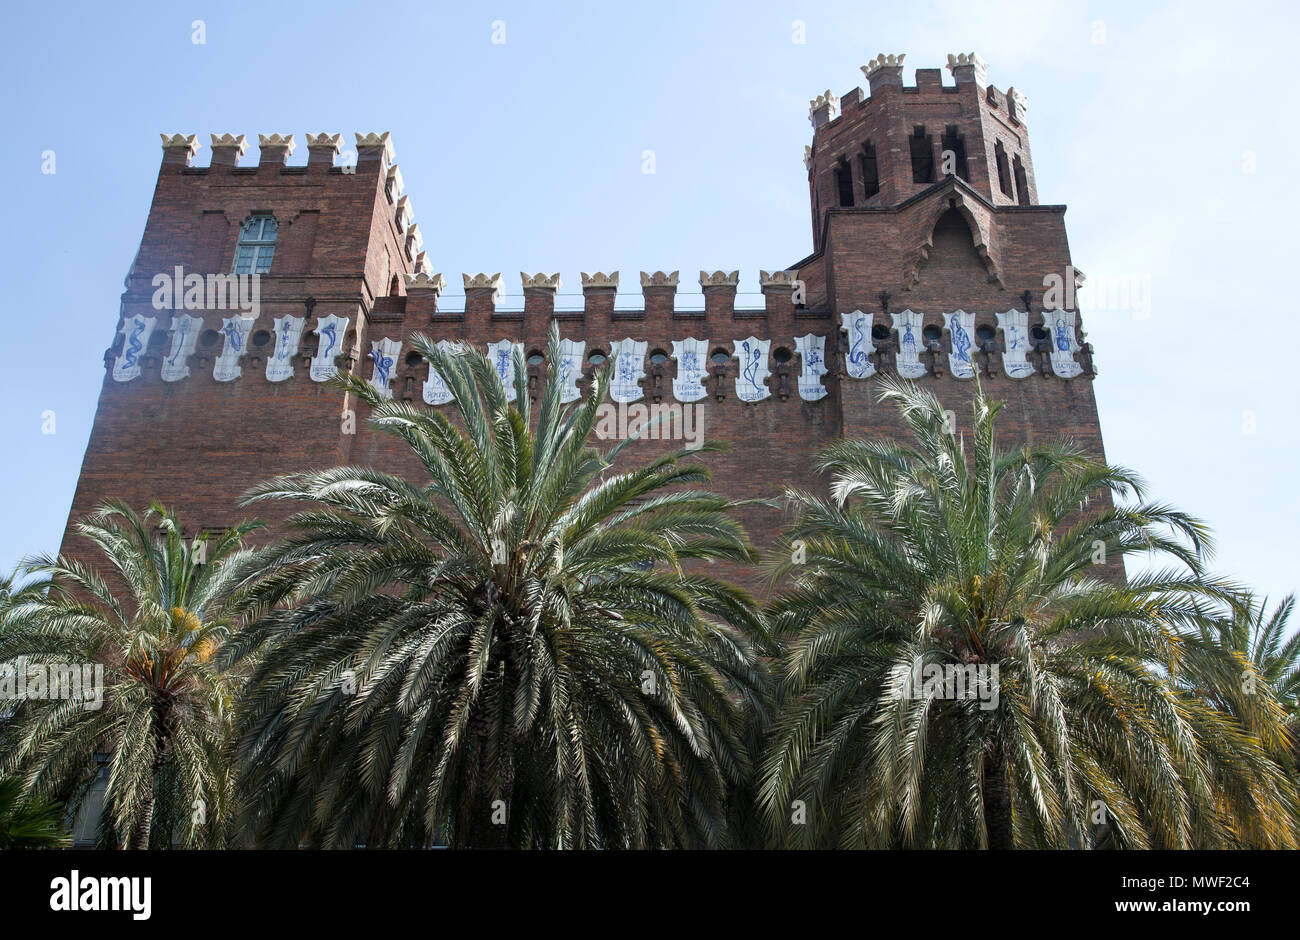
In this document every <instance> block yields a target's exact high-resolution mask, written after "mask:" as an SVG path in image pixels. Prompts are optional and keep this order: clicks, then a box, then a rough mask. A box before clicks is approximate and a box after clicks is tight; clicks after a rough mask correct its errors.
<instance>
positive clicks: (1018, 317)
mask: <svg viewBox="0 0 1300 940" xmlns="http://www.w3.org/2000/svg"><path fill="white" fill-rule="evenodd" d="M998 327H999V329H1001V330H1002V340H1003V349H1002V371H1003V372H1005V373H1006V374H1007V376H1008V377H1009V378H1013V379H1027V378H1029V377H1030V376H1031V375H1033V374H1034V367H1033V365H1031V364H1030V363H1029V362H1028V361H1027V360H1026V359H1025V355H1026V354H1027V353H1028V352H1029V350H1030V348H1031V346H1030V343H1029V314H1028V313H1026V312H1025V311H1024V310H1008V311H1006V312H1005V313H999V314H998Z"/></svg>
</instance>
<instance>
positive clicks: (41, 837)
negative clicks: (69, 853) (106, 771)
mask: <svg viewBox="0 0 1300 940" xmlns="http://www.w3.org/2000/svg"><path fill="white" fill-rule="evenodd" d="M70 841H71V838H70V837H69V835H68V830H67V826H65V825H64V819H63V807H62V806H60V805H59V804H58V803H54V802H47V801H43V800H33V799H30V798H27V797H24V796H23V784H22V781H21V780H19V779H17V778H16V777H0V849H57V848H62V847H63V846H66V845H67V844H68V843H69V842H70Z"/></svg>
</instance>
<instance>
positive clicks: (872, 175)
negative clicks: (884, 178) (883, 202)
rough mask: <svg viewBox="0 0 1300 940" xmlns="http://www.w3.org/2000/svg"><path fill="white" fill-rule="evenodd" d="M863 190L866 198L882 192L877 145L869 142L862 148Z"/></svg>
mask: <svg viewBox="0 0 1300 940" xmlns="http://www.w3.org/2000/svg"><path fill="white" fill-rule="evenodd" d="M861 162H862V188H863V191H864V192H865V193H866V197H867V198H868V199H870V198H871V197H872V196H874V195H876V194H877V193H878V192H880V169H879V167H877V165H876V145H875V144H873V143H872V142H871V141H867V142H866V144H865V145H864V146H863V148H862V161H861Z"/></svg>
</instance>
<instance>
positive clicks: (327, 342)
mask: <svg viewBox="0 0 1300 940" xmlns="http://www.w3.org/2000/svg"><path fill="white" fill-rule="evenodd" d="M348 322H349V321H348V318H347V317H339V316H335V315H334V314H332V313H331V314H330V315H329V316H327V317H317V319H316V329H314V330H312V332H313V333H315V334H316V335H317V336H319V337H320V342H319V343H317V345H316V355H315V356H313V357H312V360H311V368H310V369H309V370H308V372H309V374H310V375H311V380H312V381H313V382H327V381H329V379H330V378H332V377H333V376H334V375H335V374H337V373H338V371H339V367H338V365H337V364H335V362H334V358H335V357H336V356H338V355H340V354H342V352H343V338H344V337H345V336H346V335H347V332H348Z"/></svg>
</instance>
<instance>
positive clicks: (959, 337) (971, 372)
mask: <svg viewBox="0 0 1300 940" xmlns="http://www.w3.org/2000/svg"><path fill="white" fill-rule="evenodd" d="M945 319H946V320H947V324H948V335H949V338H950V340H951V349H950V350H949V352H948V369H949V371H950V372H952V375H953V378H955V379H973V378H975V361H974V360H973V359H972V358H971V354H972V353H973V352H974V351H975V314H973V313H967V312H966V311H965V310H956V311H954V312H952V313H950V314H947V315H946V317H945Z"/></svg>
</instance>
